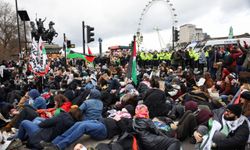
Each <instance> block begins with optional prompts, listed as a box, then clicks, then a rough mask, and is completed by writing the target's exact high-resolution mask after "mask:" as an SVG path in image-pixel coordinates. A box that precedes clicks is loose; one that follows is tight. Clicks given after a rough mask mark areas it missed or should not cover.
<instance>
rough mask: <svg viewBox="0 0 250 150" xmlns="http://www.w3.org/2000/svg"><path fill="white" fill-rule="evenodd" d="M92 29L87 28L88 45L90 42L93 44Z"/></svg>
mask: <svg viewBox="0 0 250 150" xmlns="http://www.w3.org/2000/svg"><path fill="white" fill-rule="evenodd" d="M94 29H95V28H94V27H91V26H87V43H90V42H93V41H94V40H95V39H94V35H95V33H94Z"/></svg>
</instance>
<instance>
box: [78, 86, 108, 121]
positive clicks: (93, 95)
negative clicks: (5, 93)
mask: <svg viewBox="0 0 250 150" xmlns="http://www.w3.org/2000/svg"><path fill="white" fill-rule="evenodd" d="M100 98H101V93H100V91H99V90H97V89H91V91H90V94H89V99H88V100H86V101H84V102H83V103H82V105H81V106H80V107H79V108H80V109H81V110H82V112H83V116H84V120H99V119H101V118H102V110H103V103H102V101H101V100H100Z"/></svg>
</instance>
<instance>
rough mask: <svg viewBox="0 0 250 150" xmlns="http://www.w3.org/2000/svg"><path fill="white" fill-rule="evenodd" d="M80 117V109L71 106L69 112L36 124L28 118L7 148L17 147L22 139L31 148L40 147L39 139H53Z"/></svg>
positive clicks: (47, 140)
mask: <svg viewBox="0 0 250 150" xmlns="http://www.w3.org/2000/svg"><path fill="white" fill-rule="evenodd" d="M81 119H82V113H81V111H80V109H79V108H72V109H70V111H69V113H67V112H62V113H60V114H59V115H58V116H55V117H52V118H50V119H46V120H44V121H42V122H41V123H39V124H38V125H37V124H35V123H33V122H31V121H29V120H24V121H22V122H21V124H20V126H19V130H18V134H17V139H14V140H13V141H12V142H11V144H10V146H9V149H15V148H17V147H16V146H18V145H20V142H23V141H28V146H30V147H31V148H36V149H42V147H41V146H40V141H41V140H43V141H46V142H49V141H51V140H53V139H54V138H55V137H56V136H58V135H60V134H62V133H63V132H64V131H66V130H67V129H68V128H70V127H71V126H72V125H73V124H74V123H75V122H77V121H79V120H81Z"/></svg>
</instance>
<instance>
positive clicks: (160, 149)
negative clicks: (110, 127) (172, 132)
mask: <svg viewBox="0 0 250 150" xmlns="http://www.w3.org/2000/svg"><path fill="white" fill-rule="evenodd" d="M133 128H134V131H135V133H136V138H137V140H138V143H139V147H140V148H141V149H143V150H166V149H168V147H169V146H170V145H171V144H174V143H179V141H178V140H177V139H175V138H170V137H167V136H165V135H164V134H162V133H161V132H160V131H159V130H158V129H157V128H156V126H155V125H154V123H153V121H152V120H150V119H142V118H140V119H138V118H137V119H135V120H134V122H133Z"/></svg>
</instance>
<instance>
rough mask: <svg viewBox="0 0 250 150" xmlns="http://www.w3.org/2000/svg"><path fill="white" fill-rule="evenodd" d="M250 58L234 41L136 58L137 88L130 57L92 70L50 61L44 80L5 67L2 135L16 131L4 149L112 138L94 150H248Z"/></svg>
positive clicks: (14, 65) (106, 59)
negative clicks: (190, 149)
mask: <svg viewBox="0 0 250 150" xmlns="http://www.w3.org/2000/svg"><path fill="white" fill-rule="evenodd" d="M249 52H250V50H249V47H248V45H246V44H245V45H243V46H241V45H240V44H239V43H238V44H237V45H228V46H220V47H211V48H209V49H206V50H202V51H198V52H195V51H194V50H193V49H192V48H191V49H188V50H178V51H173V52H169V51H166V52H139V53H138V54H137V61H138V66H137V78H138V84H136V83H134V82H133V81H132V80H131V79H128V78H126V77H127V74H128V73H129V72H128V67H129V66H128V62H129V59H130V53H129V51H127V52H124V53H123V52H120V54H119V53H118V54H115V56H113V55H112V56H100V57H97V58H96V59H95V61H94V62H93V63H91V64H87V63H85V62H83V61H82V60H81V59H70V60H67V65H66V64H65V59H63V58H55V59H52V60H50V71H49V72H48V73H47V74H46V75H45V76H44V77H39V76H36V75H34V74H33V73H32V72H30V71H29V70H28V66H27V65H28V62H14V61H2V64H1V66H0V76H1V77H0V82H1V87H0V91H1V95H0V113H1V115H0V127H1V131H6V132H10V133H13V135H12V136H10V137H9V139H8V140H11V141H12V142H11V144H10V146H9V149H15V148H18V147H20V146H22V145H26V146H27V147H29V148H33V149H66V148H67V147H69V146H70V145H71V144H73V143H74V142H75V141H77V140H78V139H79V138H80V137H81V136H83V135H84V134H87V135H89V136H90V137H91V138H93V139H97V140H104V139H112V142H110V143H109V144H105V143H102V144H98V145H97V147H95V149H116V150H122V149H125V150H126V149H133V150H135V149H142V150H147V149H148V150H158V149H162V150H163V149H166V150H179V149H181V147H182V141H184V140H186V139H190V143H192V144H195V149H206V148H208V149H211V148H212V149H222V150H225V149H227V150H230V149H232V150H236V149H237V150H238V149H245V147H246V145H247V144H248V142H250V141H249V129H250V126H249V125H250V124H249V119H250V102H249V101H250V84H249V83H250V82H249V77H250V73H249V69H250V68H249V67H250V59H249V58H250V56H249ZM196 68H198V69H196ZM4 140H6V139H4ZM4 140H3V141H4ZM83 147H84V145H81V144H77V145H76V147H75V149H81V148H83Z"/></svg>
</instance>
